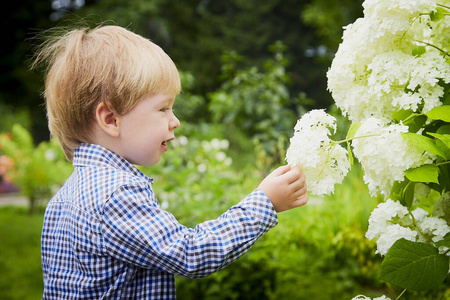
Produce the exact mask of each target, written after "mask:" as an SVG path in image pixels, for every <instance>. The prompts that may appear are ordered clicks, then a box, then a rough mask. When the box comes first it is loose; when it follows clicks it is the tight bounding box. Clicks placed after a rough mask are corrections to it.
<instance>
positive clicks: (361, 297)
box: [352, 295, 391, 300]
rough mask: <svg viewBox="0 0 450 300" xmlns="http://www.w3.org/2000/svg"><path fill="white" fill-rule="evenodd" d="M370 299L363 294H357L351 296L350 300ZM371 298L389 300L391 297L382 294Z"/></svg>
mask: <svg viewBox="0 0 450 300" xmlns="http://www.w3.org/2000/svg"><path fill="white" fill-rule="evenodd" d="M371 299H372V298H370V297H367V296H364V295H358V296H356V297H354V298H352V300H371ZM373 300H391V298H389V297H386V296H384V295H383V296H381V297H376V298H373Z"/></svg>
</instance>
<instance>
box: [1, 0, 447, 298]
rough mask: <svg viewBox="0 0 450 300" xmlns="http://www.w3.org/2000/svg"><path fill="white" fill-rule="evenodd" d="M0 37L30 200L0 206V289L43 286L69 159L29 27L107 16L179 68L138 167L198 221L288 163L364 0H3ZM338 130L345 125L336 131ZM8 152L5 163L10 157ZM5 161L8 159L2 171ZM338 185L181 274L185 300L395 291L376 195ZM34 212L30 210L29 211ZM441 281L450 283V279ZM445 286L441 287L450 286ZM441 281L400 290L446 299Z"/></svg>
mask: <svg viewBox="0 0 450 300" xmlns="http://www.w3.org/2000/svg"><path fill="white" fill-rule="evenodd" d="M9 4H10V5H9V7H8V10H7V13H5V14H4V17H3V18H2V20H1V22H2V28H3V33H4V38H5V39H6V41H5V43H4V44H3V46H2V47H0V49H1V50H0V51H1V56H0V64H1V67H0V70H1V74H0V156H2V155H3V156H8V157H9V158H11V160H12V163H11V164H10V167H9V169H10V170H9V171H8V172H5V171H4V169H2V168H1V165H0V177H1V178H2V179H8V180H11V181H12V182H13V183H14V184H15V185H17V186H18V187H19V188H20V191H21V193H22V194H23V195H24V196H25V197H26V198H27V199H28V200H29V203H30V206H29V208H24V207H17V206H6V207H5V206H4V207H0V240H1V241H2V242H1V243H0V270H2V272H0V299H21V300H23V299H38V298H40V296H41V293H42V274H41V270H40V245H39V237H40V231H41V228H42V219H43V209H44V206H45V203H46V201H48V199H49V198H50V197H51V195H52V194H53V193H54V192H55V190H56V189H57V188H58V187H59V186H60V185H61V184H63V183H64V181H65V179H66V178H67V177H68V174H70V172H71V170H72V166H71V165H70V164H69V163H68V162H67V161H65V160H64V156H63V155H62V152H61V150H60V149H59V147H58V146H57V145H56V144H55V142H54V141H52V140H50V137H49V132H48V129H47V123H46V116H45V108H44V106H43V98H42V97H41V93H42V91H43V73H42V72H38V71H36V72H30V71H28V60H29V59H30V57H31V55H32V49H33V45H34V44H35V43H36V42H37V41H36V40H35V39H34V36H35V35H36V33H38V32H40V31H41V30H45V29H48V28H51V27H53V26H65V25H70V24H73V23H77V24H80V23H85V24H90V25H92V24H94V25H96V24H98V23H101V22H106V23H108V24H117V25H121V26H124V27H127V28H129V29H131V30H132V31H134V32H136V33H139V34H141V35H143V36H145V37H147V38H150V39H151V40H153V41H154V42H155V43H157V44H159V45H161V46H162V47H163V48H164V49H165V51H166V52H167V53H168V54H169V55H170V56H171V57H172V58H173V60H174V61H175V63H176V64H177V66H178V68H179V69H180V73H181V78H182V86H183V91H182V93H181V94H180V95H179V96H178V97H177V101H176V102H175V113H176V114H177V116H178V117H179V119H180V120H181V124H182V126H181V127H180V128H179V129H178V130H177V139H176V140H175V141H174V142H173V143H172V144H171V149H170V151H169V152H167V153H166V154H165V155H164V157H163V159H162V161H161V162H160V163H158V164H157V165H156V166H152V167H142V168H141V169H142V171H143V172H145V173H146V174H147V175H149V176H150V177H152V178H154V180H155V184H154V189H155V192H156V194H157V197H158V199H160V202H161V205H162V206H163V207H164V208H166V209H167V210H169V211H170V212H172V213H173V214H174V215H175V216H176V217H177V218H178V220H179V221H180V222H181V223H183V224H185V225H187V226H195V224H197V223H198V222H201V221H204V220H207V219H210V218H215V217H217V216H218V215H219V214H220V213H222V212H223V211H224V210H226V209H227V208H228V207H230V206H231V205H233V204H235V203H236V202H238V201H239V200H240V199H242V198H243V197H245V196H246V195H247V194H248V193H249V192H251V191H252V190H253V189H254V188H255V187H256V186H257V185H258V184H259V182H260V181H261V180H262V178H263V177H264V176H265V175H266V174H268V173H269V172H270V171H271V170H272V169H273V168H274V167H276V166H277V165H279V164H284V156H285V152H286V149H287V146H288V142H289V138H290V137H291V136H292V133H293V127H294V125H295V122H296V120H297V119H298V118H299V117H300V116H301V115H302V114H303V113H304V112H306V111H308V110H311V109H313V108H326V109H327V110H328V112H331V113H332V114H333V115H335V116H336V117H337V118H338V126H339V127H340V128H342V129H343V132H345V127H346V126H347V125H348V122H347V121H346V120H345V119H344V118H343V117H341V116H340V114H339V111H337V110H336V109H335V107H334V106H333V105H332V103H333V101H332V99H331V97H330V95H329V93H328V92H327V89H326V76H325V74H326V71H327V70H328V68H329V66H330V64H331V60H332V58H333V55H334V53H335V52H336V50H337V47H338V44H339V43H340V41H341V35H342V26H344V25H347V24H348V23H351V22H353V21H354V20H355V19H356V18H358V17H359V16H361V15H362V7H361V4H362V0H283V1H282V0H264V1H259V0H227V1H213V0H23V1H11V2H9ZM337 134H338V135H339V134H340V133H339V132H338V133H337ZM11 165H12V168H11ZM2 170H3V171H2ZM351 172H352V173H351V175H350V176H348V177H347V178H346V179H345V182H344V183H343V184H342V185H341V186H339V187H337V189H336V192H335V194H334V195H332V196H329V197H324V198H320V199H317V198H314V199H311V200H310V203H309V204H308V205H307V206H305V207H303V208H300V209H295V210H293V211H289V212H286V213H282V214H280V216H279V217H280V224H279V225H278V226H277V227H276V228H274V229H273V230H271V231H270V232H269V233H268V234H266V235H265V236H263V237H262V239H261V241H259V242H258V243H257V244H256V245H255V246H254V247H253V249H252V250H251V251H249V252H248V253H247V254H246V255H244V256H243V257H242V258H240V259H239V260H238V261H236V262H234V263H233V264H231V265H230V266H229V267H227V268H226V269H224V270H222V271H221V272H219V273H217V274H214V275H212V276H209V277H207V278H204V279H200V280H193V279H186V278H181V277H180V278H177V289H178V294H179V298H180V299H196V300H198V299H319V300H320V299H324V300H325V299H338V300H339V299H351V298H352V297H354V296H355V295H357V294H359V293H362V294H365V295H369V296H380V295H382V294H388V295H389V294H390V295H392V294H393V292H394V291H395V287H390V286H387V285H386V284H383V283H381V282H379V281H378V279H377V277H378V267H379V261H380V258H379V257H377V256H375V255H374V252H375V248H374V245H373V244H372V243H371V242H369V241H367V239H366V238H365V237H364V234H365V231H366V229H367V220H368V217H369V215H370V212H371V211H372V209H373V208H374V207H375V206H376V205H377V203H378V201H379V199H376V198H373V197H370V196H369V194H368V192H367V189H366V187H365V186H364V184H363V182H362V180H361V170H360V168H359V167H358V166H354V168H353V170H352V171H351ZM30 212H33V213H32V214H30ZM447 285H448V283H447ZM445 293H447V294H445ZM448 293H449V292H448V289H446V288H444V289H441V290H439V291H437V292H436V294H433V295H418V294H416V295H412V294H411V295H406V296H404V299H419V298H417V297H418V296H420V299H446V296H449V294H448Z"/></svg>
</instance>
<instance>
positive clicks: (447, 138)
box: [428, 132, 450, 148]
mask: <svg viewBox="0 0 450 300" xmlns="http://www.w3.org/2000/svg"><path fill="white" fill-rule="evenodd" d="M428 134H429V135H431V136H434V137H435V138H437V139H439V140H440V141H442V142H443V143H444V144H445V145H446V146H447V147H449V148H450V134H439V133H431V132H428Z"/></svg>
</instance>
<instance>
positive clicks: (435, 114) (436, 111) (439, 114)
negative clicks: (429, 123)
mask: <svg viewBox="0 0 450 300" xmlns="http://www.w3.org/2000/svg"><path fill="white" fill-rule="evenodd" d="M426 115H427V116H428V118H430V119H433V120H442V121H445V122H450V105H443V106H438V107H435V108H433V109H432V110H430V111H429V112H427V113H426Z"/></svg>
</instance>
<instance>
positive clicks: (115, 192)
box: [41, 144, 278, 300]
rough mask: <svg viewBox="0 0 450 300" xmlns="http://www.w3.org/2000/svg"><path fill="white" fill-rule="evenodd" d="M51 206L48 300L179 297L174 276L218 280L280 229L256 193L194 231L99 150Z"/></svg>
mask: <svg viewBox="0 0 450 300" xmlns="http://www.w3.org/2000/svg"><path fill="white" fill-rule="evenodd" d="M73 165H74V168H75V169H74V172H73V174H72V175H71V176H70V178H69V179H68V180H67V182H66V183H65V184H64V186H63V187H62V188H61V190H60V191H59V192H58V193H57V194H56V195H55V196H54V197H53V199H51V201H50V202H49V204H48V206H47V209H46V212H45V218H44V226H43V229H42V240H41V242H42V243H41V251H42V268H43V274H44V295H43V299H65V300H67V299H176V293H175V280H174V275H175V274H177V275H182V276H186V277H191V278H198V277H204V276H207V275H210V274H212V273H214V272H216V271H218V270H220V269H222V268H224V267H225V266H227V265H228V264H229V263H231V262H232V261H234V260H236V259H237V258H238V257H240V256H241V255H242V254H244V253H245V252H246V251H247V250H248V249H249V248H250V247H251V246H252V245H253V244H254V243H255V242H256V241H257V239H258V238H259V237H261V236H262V235H263V234H264V233H265V232H267V231H268V230H269V229H270V228H272V227H273V226H275V225H276V224H277V221H278V219H277V216H276V213H275V211H274V208H273V206H272V204H271V202H270V200H269V199H268V198H267V196H266V195H265V194H264V193H263V192H262V191H260V190H258V189H256V190H255V191H253V192H252V193H251V194H250V195H248V196H247V197H246V198H245V199H243V200H242V201H241V202H239V203H238V204H237V205H235V206H233V207H231V208H230V209H229V210H228V211H226V212H225V213H224V214H222V215H221V216H220V217H219V218H218V219H216V220H212V221H207V222H203V223H201V224H199V225H197V226H196V227H195V228H194V229H191V228H187V227H185V226H183V225H180V224H179V223H178V222H177V220H176V219H175V218H174V217H173V215H171V214H170V213H169V212H167V211H165V210H163V209H161V207H160V205H159V203H158V200H157V199H156V197H155V194H154V192H153V189H152V183H153V181H152V179H150V178H148V177H147V176H145V175H144V174H143V173H141V172H140V171H139V170H138V169H136V168H135V167H134V166H133V165H131V164H130V163H129V162H127V161H126V160H125V159H123V158H122V157H120V156H118V155H116V154H114V153H113V152H111V151H109V150H107V149H105V148H103V147H101V146H98V145H92V144H82V145H81V146H80V147H79V148H77V149H76V150H75V153H74V159H73Z"/></svg>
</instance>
